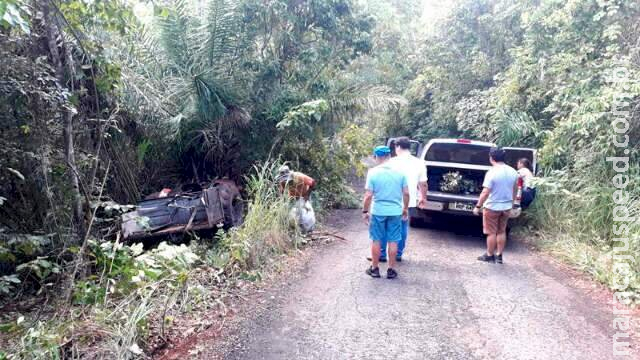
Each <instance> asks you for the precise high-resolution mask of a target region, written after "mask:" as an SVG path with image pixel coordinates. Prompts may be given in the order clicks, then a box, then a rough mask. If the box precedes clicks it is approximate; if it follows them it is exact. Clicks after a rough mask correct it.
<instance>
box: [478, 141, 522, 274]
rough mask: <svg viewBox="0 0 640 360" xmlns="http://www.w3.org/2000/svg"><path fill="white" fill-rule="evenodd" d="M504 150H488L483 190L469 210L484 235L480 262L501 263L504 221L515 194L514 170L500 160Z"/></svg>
mask: <svg viewBox="0 0 640 360" xmlns="http://www.w3.org/2000/svg"><path fill="white" fill-rule="evenodd" d="M505 155H506V154H505V151H504V150H503V149H502V148H499V147H494V148H491V150H490V151H489V161H490V162H491V165H492V167H491V169H490V170H489V171H487V174H486V175H485V177H484V182H483V183H482V186H483V188H484V189H483V190H482V193H481V194H480V199H478V203H477V205H476V207H475V209H473V213H474V214H476V215H480V210H481V209H482V228H483V232H484V233H485V235H487V252H486V253H485V254H484V255H482V256H480V257H478V260H480V261H487V262H497V263H499V264H502V251H503V250H504V247H505V245H506V244H507V221H508V220H509V212H510V211H511V209H513V200H514V199H515V197H516V191H517V179H518V172H517V171H516V170H515V169H513V168H512V167H511V166H509V165H507V164H505V163H504V159H505Z"/></svg>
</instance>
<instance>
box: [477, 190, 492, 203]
mask: <svg viewBox="0 0 640 360" xmlns="http://www.w3.org/2000/svg"><path fill="white" fill-rule="evenodd" d="M490 193H491V190H490V189H489V188H488V187H486V188H483V189H482V192H481V193H480V198H479V199H478V203H477V204H476V206H478V207H482V206H483V205H484V202H485V201H487V198H488V197H489V194H490Z"/></svg>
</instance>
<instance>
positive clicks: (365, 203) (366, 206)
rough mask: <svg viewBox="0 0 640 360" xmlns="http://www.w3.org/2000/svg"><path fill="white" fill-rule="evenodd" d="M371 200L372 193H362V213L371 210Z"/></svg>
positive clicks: (367, 191)
mask: <svg viewBox="0 0 640 360" xmlns="http://www.w3.org/2000/svg"><path fill="white" fill-rule="evenodd" d="M372 199H373V193H372V192H371V190H366V191H365V192H364V201H363V203H362V211H366V212H369V211H370V208H371V200H372Z"/></svg>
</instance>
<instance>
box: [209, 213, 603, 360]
mask: <svg viewBox="0 0 640 360" xmlns="http://www.w3.org/2000/svg"><path fill="white" fill-rule="evenodd" d="M336 219H338V220H337V221H338V223H339V224H338V228H339V229H340V232H341V234H342V235H343V236H345V237H346V238H347V239H348V241H347V242H338V243H336V244H333V245H330V246H328V247H326V248H322V249H319V251H317V252H316V253H317V254H320V255H319V256H318V257H316V258H315V259H313V260H311V262H310V263H309V265H308V266H307V268H306V270H305V273H304V274H303V276H302V277H301V280H300V281H295V282H293V283H292V284H291V285H290V286H288V287H286V288H283V289H281V290H280V292H281V294H282V295H281V300H275V301H274V302H273V304H271V305H270V306H269V307H268V308H267V311H265V312H264V314H263V315H262V316H260V317H258V318H255V319H247V320H245V323H244V325H243V328H244V330H243V331H242V333H241V335H240V336H239V337H238V338H237V340H236V341H234V342H235V345H234V346H233V349H232V350H230V351H229V353H227V354H224V355H223V357H224V358H227V359H323V360H324V359H394V358H395V359H564V360H569V359H603V360H604V359H612V358H613V357H612V333H611V330H610V324H611V319H612V315H611V310H610V308H609V307H608V306H607V305H606V304H605V303H603V301H594V300H592V297H591V296H589V295H588V294H587V290H583V289H580V288H579V287H575V286H573V283H574V279H573V278H572V277H571V276H569V275H567V274H566V273H565V272H564V271H561V270H559V269H558V267H557V266H556V265H553V264H551V263H550V262H548V261H547V260H544V259H543V258H541V257H540V256H539V255H538V254H535V253H532V252H530V251H529V250H528V249H527V248H526V247H525V246H523V245H520V244H518V243H515V242H514V243H511V244H510V245H509V247H508V251H507V252H506V253H505V264H504V265H502V266H501V265H496V264H487V263H481V262H479V261H477V260H476V257H477V256H478V255H480V254H481V253H482V251H483V248H484V243H483V240H482V238H481V237H480V236H479V235H478V234H476V235H460V234H456V233H454V231H455V230H456V229H455V228H456V227H459V226H453V229H452V228H449V229H444V230H434V229H417V230H416V229H412V232H411V235H410V242H409V245H408V252H407V254H406V257H405V261H404V262H403V263H402V264H401V265H400V266H399V268H398V272H399V277H398V278H397V279H395V280H387V279H385V278H381V279H372V278H370V277H368V276H366V275H365V273H364V270H365V268H366V266H367V263H366V261H365V259H364V257H365V255H366V254H367V252H368V246H369V240H368V239H367V231H366V228H365V226H364V224H362V222H361V221H360V218H359V213H358V212H357V211H343V212H340V213H338V216H337V217H336ZM354 219H355V220H354ZM457 230H459V229H457ZM382 269H383V270H386V265H385V264H383V267H382ZM201 355H202V357H203V358H207V357H210V356H207V354H206V353H205V354H201ZM210 355H211V356H212V355H213V354H210ZM218 355H220V354H218Z"/></svg>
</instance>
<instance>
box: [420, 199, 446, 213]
mask: <svg viewBox="0 0 640 360" xmlns="http://www.w3.org/2000/svg"><path fill="white" fill-rule="evenodd" d="M442 209H444V203H441V202H437V201H427V204H426V205H425V210H432V211H442Z"/></svg>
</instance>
